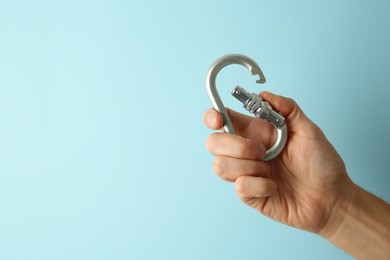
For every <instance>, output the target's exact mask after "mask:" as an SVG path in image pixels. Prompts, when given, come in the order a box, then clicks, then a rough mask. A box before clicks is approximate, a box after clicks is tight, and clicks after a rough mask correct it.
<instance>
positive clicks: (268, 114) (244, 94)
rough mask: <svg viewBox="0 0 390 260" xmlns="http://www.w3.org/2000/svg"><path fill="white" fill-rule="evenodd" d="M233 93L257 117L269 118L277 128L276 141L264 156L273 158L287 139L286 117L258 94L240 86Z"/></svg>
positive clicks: (266, 159)
mask: <svg viewBox="0 0 390 260" xmlns="http://www.w3.org/2000/svg"><path fill="white" fill-rule="evenodd" d="M232 95H233V96H234V97H235V98H237V99H238V100H240V101H241V103H242V104H243V105H244V108H245V109H246V110H248V111H249V112H251V113H252V114H254V115H255V116H256V117H257V118H261V119H264V120H267V121H268V122H270V123H271V124H273V125H274V127H275V128H276V132H277V138H276V141H275V143H274V145H273V146H272V147H271V148H270V149H268V150H267V152H266V154H265V156H264V158H263V161H268V160H271V159H272V158H274V157H275V156H277V155H278V154H279V153H280V152H281V151H282V150H283V148H284V146H285V144H286V141H287V126H286V123H285V119H284V117H283V116H282V115H280V114H279V113H277V112H276V111H275V110H273V109H272V107H271V105H270V104H269V103H268V102H267V101H263V99H262V98H261V97H259V96H258V95H256V94H254V93H249V92H248V91H246V90H245V89H244V88H242V87H240V86H237V87H236V88H234V89H233V91H232Z"/></svg>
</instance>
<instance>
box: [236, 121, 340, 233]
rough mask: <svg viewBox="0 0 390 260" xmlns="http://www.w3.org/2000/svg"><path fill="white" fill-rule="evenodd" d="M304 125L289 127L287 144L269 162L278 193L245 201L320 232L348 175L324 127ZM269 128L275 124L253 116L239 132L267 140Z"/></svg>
mask: <svg viewBox="0 0 390 260" xmlns="http://www.w3.org/2000/svg"><path fill="white" fill-rule="evenodd" d="M302 127H304V128H305V129H299V131H296V129H294V128H292V129H289V137H288V142H287V146H286V147H285V149H284V150H283V152H282V154H280V155H279V157H277V158H275V159H274V160H272V161H270V162H269V164H270V166H271V175H270V178H271V179H273V180H274V181H275V182H276V183H277V186H278V192H277V193H275V194H273V195H271V196H269V197H266V198H251V199H248V200H245V203H246V204H248V205H249V206H251V207H253V208H256V209H257V210H258V211H259V212H261V213H263V214H264V215H266V216H268V217H270V218H272V219H275V220H277V221H280V222H282V223H285V224H288V225H291V226H294V227H297V228H301V229H305V230H308V231H312V232H317V231H319V229H321V227H323V226H324V225H325V223H326V221H327V219H328V217H329V214H330V210H331V208H332V204H334V202H335V201H336V199H337V196H336V195H335V194H337V190H338V188H340V186H342V185H343V184H344V182H345V178H346V176H347V175H346V173H345V167H344V164H343V162H342V160H341V158H340V157H339V156H338V154H337V152H336V151H335V150H334V148H333V147H332V146H331V144H330V143H329V142H328V141H327V140H326V138H325V136H324V135H323V134H322V132H321V130H320V129H319V128H317V127H316V126H315V125H314V124H312V125H310V126H307V127H305V126H302ZM270 131H272V126H270V125H269V124H268V123H265V122H264V121H261V120H258V119H255V118H253V119H252V120H251V121H250V123H249V124H248V125H247V126H246V127H244V128H242V129H241V131H239V134H240V135H242V136H244V137H246V138H251V139H257V140H260V141H263V142H264V140H266V139H267V138H266V136H267V135H268V136H269V133H270ZM265 143H267V142H265ZM267 145H268V147H269V146H270V144H267ZM313 165H315V167H312V166H313ZM340 173H343V174H340ZM344 173H345V174H344ZM335 184H336V185H335Z"/></svg>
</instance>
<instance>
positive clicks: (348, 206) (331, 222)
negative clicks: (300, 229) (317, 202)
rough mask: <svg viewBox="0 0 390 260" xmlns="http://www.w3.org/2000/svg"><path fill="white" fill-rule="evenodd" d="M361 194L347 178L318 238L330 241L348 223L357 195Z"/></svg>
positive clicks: (358, 188)
mask: <svg viewBox="0 0 390 260" xmlns="http://www.w3.org/2000/svg"><path fill="white" fill-rule="evenodd" d="M361 192H362V189H361V188H360V187H359V186H357V185H356V184H355V183H353V182H352V181H351V180H350V179H349V178H348V181H347V182H346V184H345V185H344V186H343V188H342V190H341V191H340V193H339V194H338V195H337V199H336V202H335V203H334V204H333V205H331V213H330V215H329V218H328V221H327V223H326V224H325V225H324V227H323V228H322V229H321V230H320V231H319V232H318V234H319V235H320V236H322V237H323V238H325V239H327V240H332V239H333V238H334V237H335V236H337V234H338V232H339V230H340V229H342V228H343V225H345V223H346V222H348V216H349V214H350V212H351V211H354V210H355V209H354V208H355V207H356V205H357V203H356V201H357V200H358V198H359V197H360V195H359V193H361Z"/></svg>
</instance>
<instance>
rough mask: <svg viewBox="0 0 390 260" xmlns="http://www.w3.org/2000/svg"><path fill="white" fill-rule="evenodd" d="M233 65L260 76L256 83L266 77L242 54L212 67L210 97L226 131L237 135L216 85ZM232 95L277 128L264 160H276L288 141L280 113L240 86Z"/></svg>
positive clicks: (221, 59)
mask: <svg viewBox="0 0 390 260" xmlns="http://www.w3.org/2000/svg"><path fill="white" fill-rule="evenodd" d="M231 64H240V65H242V66H244V67H246V68H247V69H248V70H249V71H250V72H252V74H253V75H258V76H259V79H258V80H257V81H256V83H264V82H265V77H264V75H263V72H262V71H261V69H260V67H259V65H257V63H256V62H255V61H253V60H252V59H250V58H249V57H247V56H244V55H240V54H230V55H225V56H223V57H221V58H219V59H218V60H217V61H215V62H214V63H213V64H212V65H211V67H210V69H209V71H208V73H207V76H206V88H207V93H208V95H209V98H210V100H211V103H212V105H213V107H214V109H215V110H217V111H219V112H220V113H221V114H222V117H223V120H224V123H225V125H224V129H225V131H226V132H228V133H231V134H236V132H235V130H234V127H233V124H232V122H231V120H230V117H229V115H228V112H227V110H226V108H225V106H224V104H223V102H222V100H221V98H220V96H219V94H218V91H217V88H216V84H215V81H216V78H217V74H218V73H219V72H220V71H221V70H222V69H223V68H224V67H226V66H228V65H231ZM232 95H233V96H235V97H236V98H237V99H238V100H240V101H241V102H242V103H243V105H244V108H245V109H247V110H248V111H249V112H251V113H252V114H254V115H255V116H256V117H258V118H262V119H265V120H267V121H268V122H270V123H272V125H273V126H274V127H275V129H276V132H277V138H276V141H275V143H274V145H273V146H272V147H271V148H270V149H268V150H267V152H266V154H265V156H264V158H263V159H262V160H263V161H269V160H271V159H273V158H275V157H276V156H277V155H278V154H279V153H280V152H281V151H282V150H283V148H284V146H285V144H286V141H287V126H286V123H285V120H284V118H283V116H281V115H280V114H279V113H277V112H276V111H274V110H273V109H272V107H271V106H270V105H269V103H268V102H266V101H263V100H262V99H261V97H259V96H258V95H256V94H254V93H253V94H251V93H249V92H247V91H246V90H245V89H243V88H241V87H239V86H237V87H236V88H235V89H234V90H233V92H232Z"/></svg>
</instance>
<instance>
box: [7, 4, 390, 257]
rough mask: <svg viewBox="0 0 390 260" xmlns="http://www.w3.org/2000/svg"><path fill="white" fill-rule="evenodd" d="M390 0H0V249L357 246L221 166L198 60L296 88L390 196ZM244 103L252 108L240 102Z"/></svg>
mask: <svg viewBox="0 0 390 260" xmlns="http://www.w3.org/2000/svg"><path fill="white" fill-rule="evenodd" d="M389 13H390V3H389V1H386V0H383V1H380V0H374V1H368V0H367V1H355V0H350V1H337V0H330V1H311V0H307V1H279V0H275V1H245V0H242V1H203V0H197V1H131V0H130V1H124V0H123V1H119V0H110V1H108V0H106V1H102V0H100V1H80V0H77V1H76V0H73V1H72V0H71V1H42V0H37V1H17V0H16V1H3V0H0V259H1V260H11V259H12V260H15V259H29V260H33V259H40V260H45V259H84V260H88V259H351V257H350V256H348V255H347V254H346V253H344V252H343V251H341V250H339V249H338V248H336V247H334V246H333V245H331V244H329V243H328V242H326V241H325V240H324V239H322V238H320V237H318V236H316V235H314V234H310V233H307V232H304V231H301V230H297V229H294V228H291V227H288V226H285V225H282V224H279V223H276V222H274V221H272V220H269V219H267V218H265V217H263V216H261V215H260V214H259V213H257V212H256V211H255V210H253V209H251V208H248V207H246V206H245V205H243V204H242V203H241V202H240V200H239V199H238V198H237V197H236V195H235V191H234V186H233V184H231V183H226V182H223V181H221V180H220V179H219V178H218V177H216V176H215V174H214V173H213V171H212V168H211V165H212V161H213V156H212V155H210V154H209V153H208V152H207V151H206V149H205V145H204V144H205V140H206V138H207V136H208V135H209V134H210V133H211V131H210V130H209V129H207V128H206V127H205V126H204V125H203V122H202V117H203V113H204V111H205V110H206V109H207V108H209V107H210V106H211V103H210V101H209V99H208V97H207V93H206V89H205V75H206V72H207V70H208V68H209V66H210V65H211V63H212V62H213V61H214V60H216V59H217V58H219V57H220V56H222V55H225V54H229V53H241V54H245V55H248V56H250V57H251V58H252V59H254V60H256V61H257V62H258V63H259V65H260V66H261V68H262V70H263V72H264V74H265V77H266V78H267V82H266V84H264V85H255V84H254V82H255V78H254V77H253V76H251V74H250V73H248V71H247V70H246V69H245V68H243V67H240V66H230V67H228V68H226V69H225V70H223V71H222V72H221V73H220V74H219V77H218V80H217V84H218V89H219V91H220V92H221V96H222V98H223V100H224V102H225V104H226V106H229V107H231V108H234V109H237V110H239V111H241V112H244V109H243V108H242V107H240V105H239V104H238V103H239V102H238V101H236V100H234V99H233V98H232V97H231V96H230V91H231V90H232V89H233V88H234V87H235V85H237V84H240V85H242V86H244V87H245V88H247V89H248V90H250V91H251V92H260V91H262V90H268V91H271V92H274V93H277V94H281V95H284V96H288V97H292V98H294V99H295V100H296V101H297V102H298V103H299V104H300V106H301V107H302V109H303V110H304V111H305V113H306V114H307V115H308V116H309V117H310V118H311V119H312V120H313V121H314V122H315V123H317V124H318V125H319V126H320V127H321V128H322V129H323V131H324V132H325V134H326V135H327V137H328V138H329V140H330V141H331V142H332V143H333V145H334V146H335V147H336V149H337V150H338V151H339V153H340V154H341V156H342V157H343V158H344V160H345V163H346V165H347V169H348V172H349V174H350V176H351V178H352V179H353V180H354V181H355V182H356V183H358V184H359V185H361V186H363V187H364V188H365V189H367V190H369V191H370V192H372V193H374V194H376V195H378V196H380V197H381V198H383V199H385V200H387V201H389V199H390V189H389V184H390V177H389V176H390V175H389V159H388V156H389V148H388V147H389V145H390V137H389V134H388V133H389V131H390V115H389V113H388V111H389V110H388V105H389V101H388V97H389V96H390V73H389V67H390V66H389V65H390V48H389V46H390V30H389V24H390V15H389ZM244 113H245V112H244Z"/></svg>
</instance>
